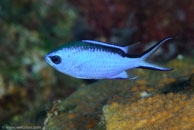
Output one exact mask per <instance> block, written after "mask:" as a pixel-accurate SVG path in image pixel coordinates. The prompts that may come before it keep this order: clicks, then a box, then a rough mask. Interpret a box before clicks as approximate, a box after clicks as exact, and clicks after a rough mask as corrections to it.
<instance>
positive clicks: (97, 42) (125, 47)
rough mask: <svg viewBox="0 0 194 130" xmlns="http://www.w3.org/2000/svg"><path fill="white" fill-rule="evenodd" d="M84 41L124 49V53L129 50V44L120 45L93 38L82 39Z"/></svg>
mask: <svg viewBox="0 0 194 130" xmlns="http://www.w3.org/2000/svg"><path fill="white" fill-rule="evenodd" d="M82 42H87V43H92V44H97V45H102V46H107V47H113V48H117V49H120V50H122V51H123V52H124V53H127V52H128V46H118V45H113V44H109V43H106V42H100V41H93V40H82Z"/></svg>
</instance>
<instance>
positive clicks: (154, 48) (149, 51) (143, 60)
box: [140, 37, 174, 71]
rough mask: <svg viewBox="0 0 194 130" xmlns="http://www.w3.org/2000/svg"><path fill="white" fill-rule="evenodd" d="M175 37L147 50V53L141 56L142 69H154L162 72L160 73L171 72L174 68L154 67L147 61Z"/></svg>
mask: <svg viewBox="0 0 194 130" xmlns="http://www.w3.org/2000/svg"><path fill="white" fill-rule="evenodd" d="M173 38H174V37H167V38H165V39H163V40H162V41H160V42H158V43H156V44H155V45H154V46H153V47H151V48H149V49H148V50H146V51H145V52H143V53H142V54H141V57H140V59H141V63H140V68H149V69H154V70H160V71H170V70H172V68H163V67H160V66H157V65H153V64H150V63H147V62H146V61H145V60H146V59H147V58H148V57H149V56H150V55H151V54H153V53H154V52H155V51H156V50H157V49H158V48H159V47H160V46H161V45H162V44H163V43H165V42H166V41H168V40H171V39H173Z"/></svg>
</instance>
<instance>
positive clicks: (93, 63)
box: [45, 37, 173, 79]
mask: <svg viewBox="0 0 194 130" xmlns="http://www.w3.org/2000/svg"><path fill="white" fill-rule="evenodd" d="M172 38H173V37H168V38H166V39H164V40H162V41H161V42H159V43H157V44H156V45H154V46H153V47H152V48H150V49H148V50H147V51H145V52H144V53H142V54H141V55H133V56H132V55H129V54H127V50H128V46H125V47H122V46H117V45H112V44H108V43H105V42H99V41H92V40H82V41H77V42H71V43H67V44H65V45H64V46H62V47H60V48H58V49H56V50H54V51H52V52H50V53H48V54H47V55H46V56H45V59H46V61H47V62H48V64H50V65H51V66H52V67H54V68H55V69H57V70H58V71H60V72H62V73H64V74H67V75H69V76H72V77H75V78H81V79H133V78H134V77H128V74H127V72H126V70H128V69H133V68H140V67H142V68H151V69H155V70H161V71H169V70H171V68H162V67H159V66H156V65H153V64H150V63H147V62H146V61H145V59H146V58H147V57H148V56H149V55H150V54H152V53H153V52H154V51H155V50H156V49H157V48H158V47H159V46H160V45H162V44H163V43H164V42H166V41H167V40H170V39H172Z"/></svg>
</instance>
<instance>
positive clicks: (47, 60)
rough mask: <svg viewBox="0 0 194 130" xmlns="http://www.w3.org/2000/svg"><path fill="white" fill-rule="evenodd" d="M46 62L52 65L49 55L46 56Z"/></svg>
mask: <svg viewBox="0 0 194 130" xmlns="http://www.w3.org/2000/svg"><path fill="white" fill-rule="evenodd" d="M45 61H46V62H47V63H48V64H49V65H50V64H51V63H50V62H51V61H50V58H49V56H48V55H46V56H45Z"/></svg>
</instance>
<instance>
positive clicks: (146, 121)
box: [103, 93, 194, 130]
mask: <svg viewBox="0 0 194 130" xmlns="http://www.w3.org/2000/svg"><path fill="white" fill-rule="evenodd" d="M193 107H194V97H192V98H188V97H186V96H185V95H183V94H172V93H170V94H167V95H155V96H153V97H149V98H144V99H141V100H139V101H138V102H136V103H131V104H126V105H122V104H118V103H113V104H112V105H110V106H106V107H104V111H103V112H104V116H105V119H106V122H107V129H108V130H156V129H161V130H173V129H174V130H180V129H181V130H192V129H193V128H194V117H193V115H194V109H193Z"/></svg>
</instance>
